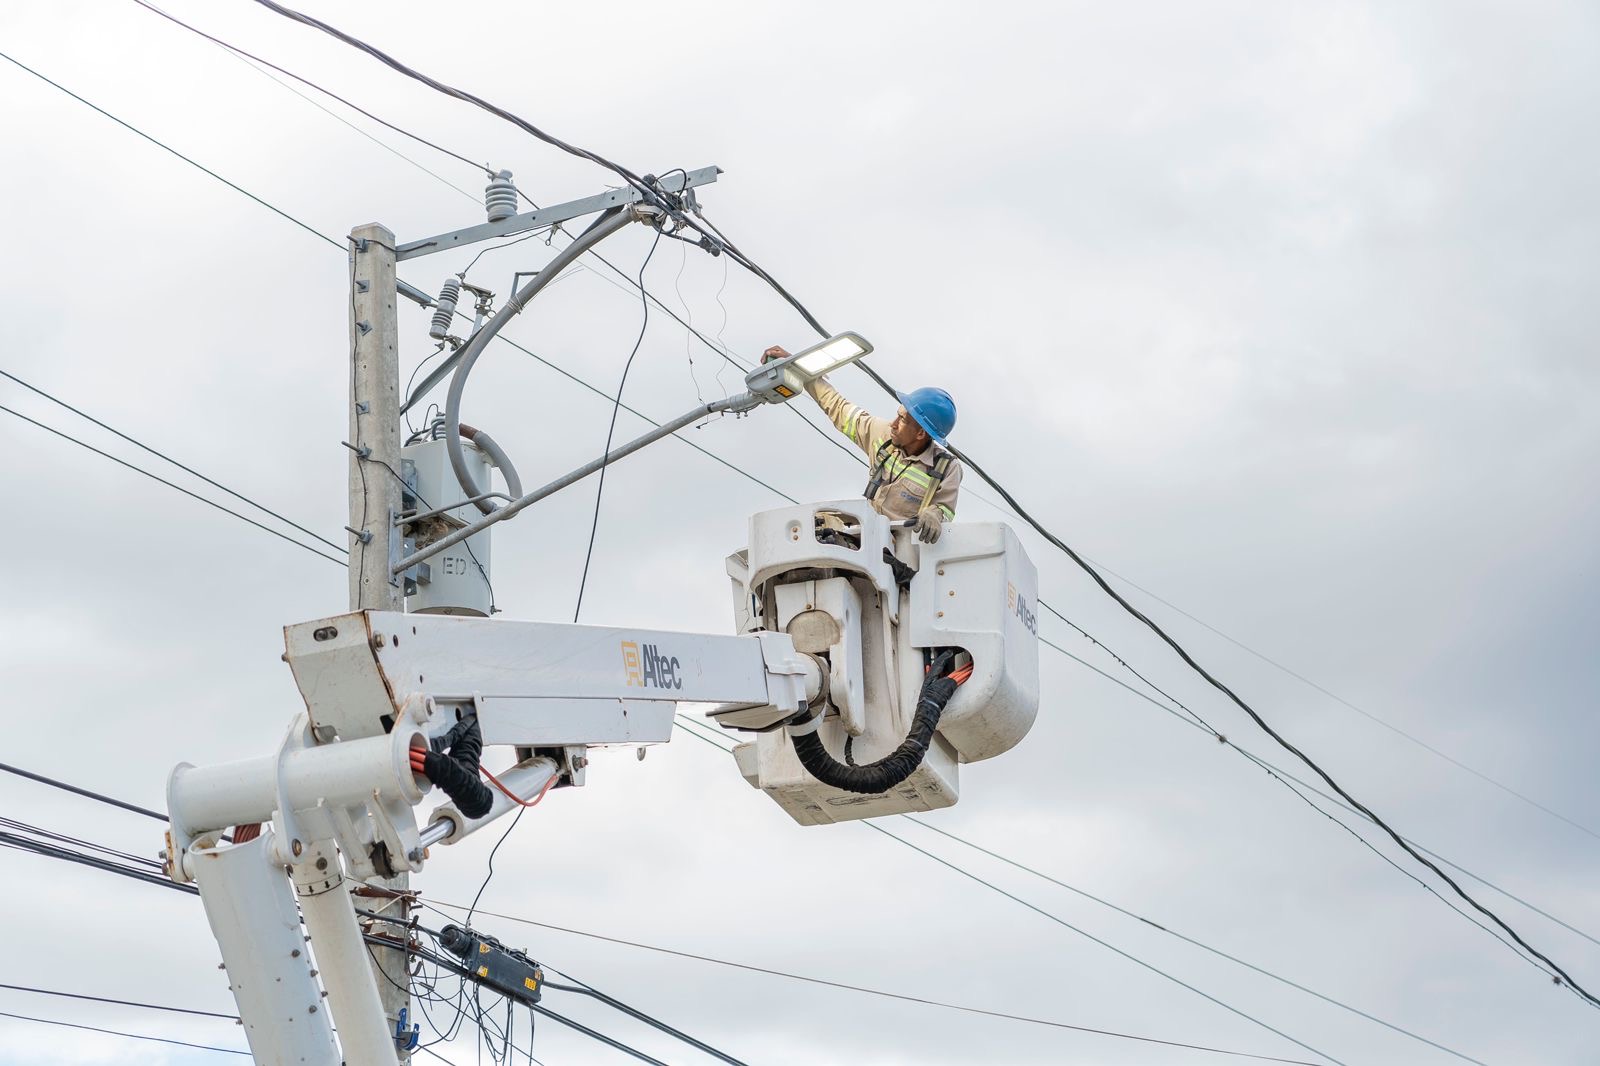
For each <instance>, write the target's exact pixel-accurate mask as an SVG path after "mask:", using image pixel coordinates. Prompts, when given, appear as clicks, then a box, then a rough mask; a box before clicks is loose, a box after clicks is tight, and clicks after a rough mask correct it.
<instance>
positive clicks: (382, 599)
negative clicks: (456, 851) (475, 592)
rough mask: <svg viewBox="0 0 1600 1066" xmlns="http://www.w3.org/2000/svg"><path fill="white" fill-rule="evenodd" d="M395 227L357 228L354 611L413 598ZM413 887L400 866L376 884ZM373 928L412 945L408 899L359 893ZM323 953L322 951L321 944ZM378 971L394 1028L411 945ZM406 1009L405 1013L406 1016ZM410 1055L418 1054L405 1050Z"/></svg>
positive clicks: (403, 1000)
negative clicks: (401, 556)
mask: <svg viewBox="0 0 1600 1066" xmlns="http://www.w3.org/2000/svg"><path fill="white" fill-rule="evenodd" d="M394 264H395V252H394V234H393V233H391V232H390V231H389V230H388V228H386V227H384V226H380V225H378V224H377V223H371V224H369V225H365V226H359V227H357V228H356V229H354V230H352V231H351V233H350V438H349V439H350V441H351V443H353V444H354V445H355V449H354V450H353V451H351V453H350V528H351V529H352V530H355V531H356V532H355V533H353V534H352V535H351V537H350V609H351V610H352V611H360V610H376V611H403V610H405V596H404V594H403V591H402V587H401V584H400V582H399V580H398V579H396V578H394V577H392V576H391V575H390V573H389V562H390V554H391V552H390V545H391V541H392V538H393V536H394V516H395V515H396V514H398V513H399V511H400V507H401V498H400V489H401V485H400V482H399V480H398V478H397V477H396V475H395V473H391V471H395V472H398V471H399V469H400V327H399V318H398V316H397V315H396V313H395V299H396V294H395V273H394ZM374 883H375V884H377V885H379V886H380V887H382V888H387V889H392V890H395V891H398V892H404V891H405V890H406V889H407V888H408V887H409V884H410V877H409V876H408V875H407V874H404V873H401V874H400V875H398V876H396V877H391V878H383V879H380V880H378V881H376V882H374ZM356 904H357V912H358V915H359V916H360V919H361V923H362V925H363V927H364V928H366V929H368V930H369V931H371V932H373V933H378V934H380V935H387V936H392V937H393V938H394V939H395V940H397V941H398V942H399V943H400V944H405V943H406V938H407V937H408V935H409V930H408V928H407V918H408V915H407V909H408V908H407V903H406V900H405V899H404V898H390V899H371V898H366V897H358V898H357V901H356ZM313 950H314V949H313ZM372 958H373V971H374V972H373V978H374V980H375V981H376V982H377V989H378V995H379V998H380V999H381V1001H382V1003H383V1013H384V1015H385V1017H387V1018H388V1019H389V1026H390V1031H391V1032H393V1031H394V1027H395V1026H396V1025H397V1024H398V1022H399V1020H400V1018H401V1017H402V1016H406V1017H409V1015H410V1010H409V1008H410V991H409V988H410V983H409V982H410V977H409V971H408V968H407V965H406V962H407V956H406V953H405V951H404V950H403V949H399V950H397V949H394V948H376V947H375V948H373V949H372ZM402 1012H404V1015H402ZM399 1054H400V1061H401V1062H409V1061H410V1053H409V1052H406V1051H401V1052H400V1053H399Z"/></svg>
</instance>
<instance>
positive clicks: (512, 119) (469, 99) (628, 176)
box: [256, 0, 656, 200]
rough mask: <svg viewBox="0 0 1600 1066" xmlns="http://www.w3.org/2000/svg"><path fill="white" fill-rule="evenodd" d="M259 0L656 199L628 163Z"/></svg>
mask: <svg viewBox="0 0 1600 1066" xmlns="http://www.w3.org/2000/svg"><path fill="white" fill-rule="evenodd" d="M256 2H257V3H259V4H260V5H261V6H262V7H264V8H267V9H268V10H270V11H275V12H277V13H278V14H280V15H282V16H284V17H285V18H288V19H291V20H293V21H295V22H299V23H302V24H303V25H306V26H310V27H311V28H313V29H316V30H320V31H322V32H323V33H326V34H328V35H329V36H330V37H334V38H336V39H337V40H340V41H343V42H344V43H345V44H347V45H349V46H350V47H352V48H355V49H357V50H358V51H362V52H365V53H366V54H367V55H369V56H371V57H372V58H374V59H376V60H378V62H380V63H382V64H384V65H385V66H387V67H389V68H390V69H392V70H395V71H397V72H398V73H400V74H403V75H405V76H406V77H408V78H411V79H412V80H414V81H419V82H421V83H422V84H424V85H426V86H428V87H429V88H430V89H433V90H435V91H437V92H441V93H443V94H445V95H446V96H451V97H454V98H455V99H457V100H461V101H464V102H466V103H469V104H472V105H474V106H475V107H479V108H482V109H483V110H485V111H487V112H489V114H491V115H494V116H496V117H497V118H502V119H504V120H505V121H507V122H509V123H511V124H512V125H514V126H516V127H517V128H518V129H521V130H523V131H524V132H526V133H528V134H530V135H532V136H533V137H536V138H538V139H539V140H541V141H543V142H545V143H546V144H548V145H551V146H553V147H556V148H559V149H561V150H562V151H563V152H566V153H568V154H569V155H574V156H577V157H578V158H579V159H587V160H589V161H590V162H591V163H595V164H596V165H598V166H602V167H604V168H606V169H607V170H609V171H611V172H612V173H614V174H616V175H617V176H619V177H620V178H622V179H623V180H624V181H626V182H627V183H628V184H629V185H631V186H633V187H634V188H635V189H637V190H639V192H641V193H642V194H644V195H646V196H647V197H649V198H651V199H652V200H654V199H656V194H655V191H654V190H653V189H651V188H650V186H649V185H648V184H646V182H645V180H644V179H643V178H641V177H640V176H639V175H637V174H635V173H633V171H631V170H628V169H627V168H626V167H623V166H620V165H618V164H616V163H613V162H611V160H609V159H606V158H605V157H604V156H601V155H598V154H596V153H595V152H591V151H589V150H588V149H586V148H579V147H577V146H576V145H571V144H568V143H567V142H566V141H563V140H561V139H560V138H558V137H554V136H551V135H550V134H548V133H546V132H545V131H544V130H542V129H540V128H539V127H537V126H535V125H534V124H533V123H531V122H528V121H527V120H525V119H522V118H518V117H517V116H516V115H514V114H512V113H511V112H509V111H506V110H504V109H503V108H500V107H497V106H495V105H494V104H491V103H490V102H489V101H487V100H485V99H483V98H482V97H480V96H474V95H473V94H472V93H469V92H466V91H465V90H462V89H457V88H454V87H453V86H450V85H446V84H444V83H443V82H441V81H436V80H435V79H433V78H430V77H429V76H428V75H426V74H423V73H422V72H421V71H418V70H416V69H414V68H412V67H409V66H407V65H406V64H404V63H402V62H400V61H399V60H398V59H395V58H394V57H393V56H391V55H389V54H388V53H387V52H384V51H382V50H380V49H378V48H375V47H373V46H372V45H370V44H368V43H367V42H365V41H363V40H361V39H360V38H357V37H352V36H351V35H350V34H347V33H345V32H344V31H343V30H339V29H337V28H335V27H333V26H330V25H329V24H328V23H326V22H323V21H322V20H320V19H317V18H313V17H312V16H310V15H306V14H303V13H301V12H299V11H296V10H294V9H293V8H288V7H284V6H283V5H282V4H278V3H274V2H273V0H256Z"/></svg>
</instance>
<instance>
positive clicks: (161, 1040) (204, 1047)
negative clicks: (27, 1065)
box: [0, 1010, 250, 1055]
mask: <svg viewBox="0 0 1600 1066" xmlns="http://www.w3.org/2000/svg"><path fill="white" fill-rule="evenodd" d="M0 1018H15V1019H16V1020H18V1021H22V1022H39V1023H40V1024H42V1025H57V1026H61V1027H63V1028H67V1029H82V1030H85V1031H87V1032H91V1033H103V1034H105V1035H106V1036H120V1037H123V1038H124V1039H127V1040H150V1041H154V1042H155V1043H158V1044H172V1045H173V1046H175V1047H190V1048H198V1049H199V1050H201V1051H220V1052H222V1053H224V1054H227V1055H249V1054H250V1052H248V1051H238V1050H236V1049H234V1048H231V1047H216V1046H215V1045H212V1044H191V1043H190V1042H189V1041H187V1040H174V1039H172V1038H171V1037H165V1036H147V1035H145V1034H143V1033H125V1032H123V1031H122V1030H120V1029H102V1028H100V1027H98V1026H94V1025H82V1024H80V1023H78V1022H64V1021H61V1020H59V1019H56V1018H35V1017H32V1016H30V1015H27V1014H13V1013H12V1012H11V1011H5V1010H0Z"/></svg>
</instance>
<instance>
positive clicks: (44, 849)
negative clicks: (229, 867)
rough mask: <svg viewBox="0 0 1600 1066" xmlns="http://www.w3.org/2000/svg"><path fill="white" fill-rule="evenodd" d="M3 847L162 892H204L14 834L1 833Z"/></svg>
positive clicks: (158, 874)
mask: <svg viewBox="0 0 1600 1066" xmlns="http://www.w3.org/2000/svg"><path fill="white" fill-rule="evenodd" d="M0 847H7V848H14V849H16V850H17V851H29V852H32V853H33V854H35V855H42V856H44V857H45V858H47V859H61V860H63V861H64V862H75V863H77V864H78V865H80V866H88V867H92V868H93V869H96V870H104V871H105V872H106V873H112V874H117V875H119V876H121V877H127V878H131V879H132V880H135V881H143V882H144V883H145V884H149V885H156V886H159V887H161V888H171V889H175V890H177V891H179V892H184V893H187V894H188V895H191V896H198V895H199V894H200V890H199V889H197V888H195V887H194V886H193V885H180V884H178V883H177V882H176V881H171V880H168V879H167V877H166V876H165V875H163V874H161V873H159V872H156V871H154V870H148V869H141V868H138V867H134V866H130V865H127V864H125V863H120V862H116V861H114V860H111V859H105V858H101V857H100V856H98V855H85V854H84V853H83V852H81V851H74V850H72V849H71V848H65V847H61V846H59V845H56V844H50V843H47V842H45V841H42V840H33V839H31V838H29V837H27V836H23V835H22V834H19V833H10V832H5V831H3V830H0Z"/></svg>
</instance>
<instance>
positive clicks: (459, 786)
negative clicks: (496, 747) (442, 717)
mask: <svg viewBox="0 0 1600 1066" xmlns="http://www.w3.org/2000/svg"><path fill="white" fill-rule="evenodd" d="M446 739H448V740H449V741H450V750H449V752H448V753H446V752H442V751H434V750H432V749H429V750H428V751H425V752H423V754H422V772H423V774H424V775H426V776H427V778H428V780H429V781H432V782H433V783H434V784H435V785H438V786H439V789H440V791H442V792H443V793H444V794H445V795H446V796H449V797H450V799H451V800H452V801H454V802H455V805H456V808H457V809H458V810H460V811H461V813H462V814H464V815H466V816H467V817H468V818H482V817H483V816H484V815H486V814H488V813H489V809H490V808H491V807H493V806H494V793H492V792H490V791H489V786H488V785H486V784H484V783H483V779H482V778H480V777H479V776H478V759H479V758H480V757H481V756H482V755H483V731H482V730H481V729H479V728H478V719H477V718H476V717H472V718H468V719H465V720H463V721H462V722H461V723H459V724H458V725H456V726H455V728H453V729H451V730H450V732H449V733H448V734H446Z"/></svg>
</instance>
